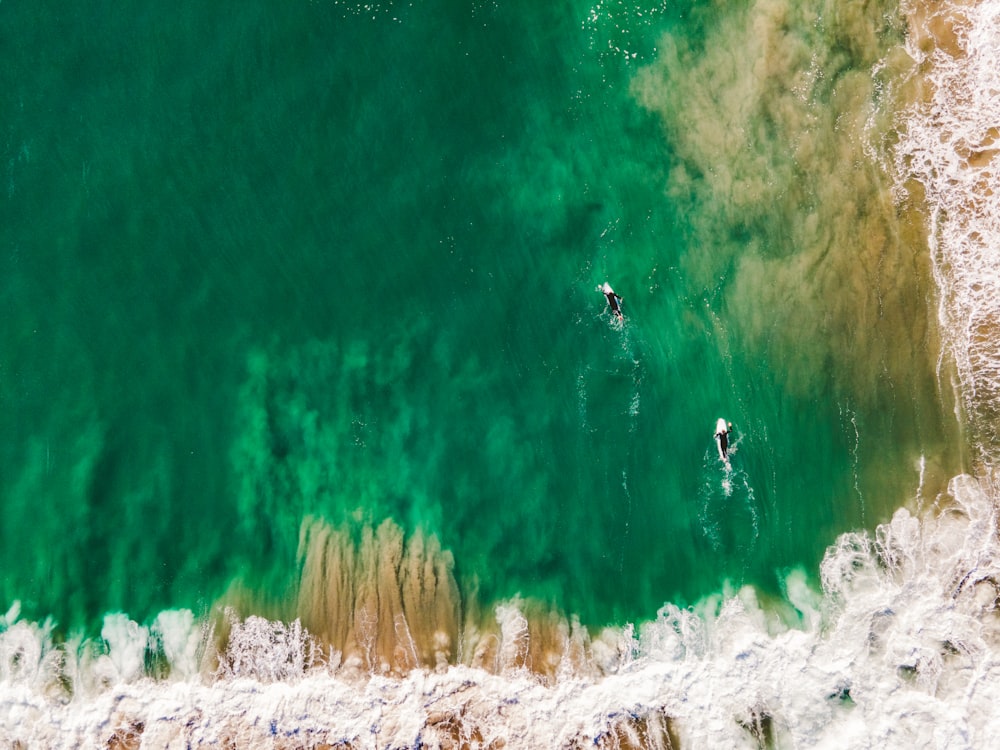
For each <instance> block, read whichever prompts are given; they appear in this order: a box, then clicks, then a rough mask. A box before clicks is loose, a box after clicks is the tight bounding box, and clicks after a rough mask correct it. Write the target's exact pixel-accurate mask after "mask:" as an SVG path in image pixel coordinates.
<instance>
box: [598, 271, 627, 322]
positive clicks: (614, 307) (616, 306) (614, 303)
mask: <svg viewBox="0 0 1000 750" xmlns="http://www.w3.org/2000/svg"><path fill="white" fill-rule="evenodd" d="M601 291H602V292H604V296H605V297H607V298H608V307H610V308H611V314H612V315H614V316H615V317H616V318H618V320H619V322H621V323H624V322H625V316H624V315H622V308H621V304H622V298H621V297H619V296H618V295H617V294H615V290H614V289H612V288H611V284H609V283H608V282H606V281H605V282H604V286H602V287H601Z"/></svg>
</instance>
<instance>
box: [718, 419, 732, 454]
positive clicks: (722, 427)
mask: <svg viewBox="0 0 1000 750" xmlns="http://www.w3.org/2000/svg"><path fill="white" fill-rule="evenodd" d="M732 431H733V423H732V422H727V421H726V420H724V419H720V420H719V421H718V422H716V423H715V442H716V444H717V445H718V446H719V458H721V459H722V460H723V461H725V462H726V463H727V464H728V463H729V433H730V432H732Z"/></svg>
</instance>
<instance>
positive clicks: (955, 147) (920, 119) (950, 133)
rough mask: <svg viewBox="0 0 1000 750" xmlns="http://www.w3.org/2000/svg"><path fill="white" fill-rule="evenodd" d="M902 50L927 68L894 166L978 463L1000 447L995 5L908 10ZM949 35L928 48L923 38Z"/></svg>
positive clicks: (999, 35) (999, 31)
mask: <svg viewBox="0 0 1000 750" xmlns="http://www.w3.org/2000/svg"><path fill="white" fill-rule="evenodd" d="M909 15H910V16H911V17H912V18H914V19H915V20H914V28H912V29H911V33H910V36H909V42H908V44H907V52H908V53H909V54H910V55H911V57H913V58H914V59H915V60H916V61H918V62H919V63H922V64H924V65H931V66H933V70H934V73H933V77H932V83H931V85H930V86H929V87H928V89H927V91H928V94H929V96H928V101H927V102H926V103H921V104H920V105H919V106H916V107H915V108H914V109H913V111H912V112H910V113H908V127H907V130H906V132H905V134H904V136H903V139H902V142H901V143H900V145H899V147H898V148H897V151H896V154H897V170H898V172H899V173H900V175H910V174H912V175H913V176H914V177H915V178H916V179H917V180H918V181H919V182H920V183H921V184H922V185H923V188H924V190H926V193H927V203H928V205H929V208H930V232H929V234H930V246H931V255H932V261H933V268H934V277H935V280H936V281H937V286H938V290H939V293H940V302H939V308H938V311H939V318H940V321H941V324H942V326H943V328H944V330H945V333H946V340H947V346H946V351H945V352H944V354H945V355H946V356H948V357H949V358H950V359H951V360H952V361H953V362H954V364H955V366H956V369H957V371H958V376H959V377H958V384H957V387H958V390H959V397H960V398H959V402H960V403H961V404H962V406H963V407H964V411H965V414H964V417H965V419H966V420H967V422H968V424H969V427H970V429H971V431H972V437H973V442H974V444H975V447H976V448H977V449H978V451H979V452H980V456H979V458H981V459H983V460H984V461H985V462H986V463H988V464H989V463H992V462H993V461H992V459H993V458H994V457H995V456H996V454H997V451H998V450H1000V421H998V417H1000V353H998V347H1000V194H998V193H997V191H995V189H994V186H995V184H996V180H997V177H998V169H997V162H996V160H995V158H994V157H995V156H996V154H997V152H998V151H1000V130H998V128H1000V95H998V92H1000V64H998V54H997V48H998V41H1000V5H998V4H997V3H995V2H984V3H982V4H980V5H978V6H975V7H971V8H964V9H962V10H961V13H958V12H953V11H952V10H951V9H950V8H949V6H948V5H945V6H944V7H942V8H938V9H936V10H935V11H931V10H924V9H922V8H911V9H910V14H909ZM952 34H954V36H955V39H954V42H953V43H951V44H944V45H941V44H935V45H929V44H928V43H927V42H928V39H929V38H930V37H931V36H932V35H936V36H937V37H945V38H946V39H950V37H951V35H952Z"/></svg>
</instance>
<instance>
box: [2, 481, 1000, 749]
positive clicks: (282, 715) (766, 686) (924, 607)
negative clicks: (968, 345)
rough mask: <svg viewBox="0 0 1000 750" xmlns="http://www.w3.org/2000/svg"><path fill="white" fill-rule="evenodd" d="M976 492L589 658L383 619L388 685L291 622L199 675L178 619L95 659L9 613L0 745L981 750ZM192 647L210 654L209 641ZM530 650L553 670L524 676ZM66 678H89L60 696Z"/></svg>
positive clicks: (983, 591)
mask: <svg viewBox="0 0 1000 750" xmlns="http://www.w3.org/2000/svg"><path fill="white" fill-rule="evenodd" d="M996 492H997V488H996V487H994V486H990V485H987V484H984V483H983V482H980V481H979V480H976V479H974V478H972V477H970V476H961V477H957V478H955V479H954V480H952V482H951V485H950V488H949V492H948V493H947V494H946V495H942V496H941V497H940V498H938V508H939V509H940V510H941V511H942V512H940V513H939V514H937V515H934V516H932V517H930V518H928V519H926V520H924V521H923V522H921V521H919V520H918V519H917V518H915V517H914V516H912V515H911V514H910V513H909V512H908V511H906V510H899V511H898V512H897V513H896V514H895V516H894V517H893V519H892V520H891V521H890V522H889V523H887V524H884V525H881V526H879V527H878V528H877V530H876V532H875V533H874V534H868V533H865V532H858V533H851V534H845V535H843V536H842V537H840V539H838V541H837V543H836V544H835V545H833V546H832V547H831V548H830V550H829V551H828V553H827V555H826V558H825V560H824V562H823V565H822V580H823V587H824V590H825V595H821V594H820V593H818V592H816V591H813V590H811V589H810V588H809V587H808V586H807V585H806V583H805V579H804V576H803V575H802V574H801V573H793V574H791V575H790V576H789V577H788V579H787V580H786V590H787V602H786V603H785V604H784V605H781V606H779V607H774V606H772V605H767V604H766V603H762V602H760V601H758V596H757V594H756V593H755V592H754V590H753V589H751V588H749V587H748V588H744V589H740V590H738V591H729V592H723V593H722V594H720V595H718V596H715V597H710V598H708V599H706V600H704V601H703V602H701V603H700V604H699V605H698V606H697V607H694V608H691V609H681V608H678V607H676V606H674V605H666V606H664V607H663V609H662V610H661V611H660V612H659V613H658V616H657V618H656V619H655V620H654V621H651V622H648V623H644V624H642V625H641V626H640V627H639V628H638V629H637V630H636V629H634V628H632V627H627V628H622V629H616V630H614V631H611V630H608V631H605V632H604V633H602V634H601V636H600V637H598V638H596V639H594V640H592V641H590V640H589V639H588V638H587V637H586V636H584V635H583V634H581V633H580V632H579V630H578V628H576V627H574V625H573V623H571V622H570V621H567V620H566V619H565V618H561V617H560V616H558V615H557V614H555V613H552V612H549V613H547V614H545V615H543V616H539V615H538V614H537V612H533V611H532V609H531V607H530V605H528V604H526V603H525V602H523V601H520V600H513V601H510V602H506V603H503V604H501V605H500V606H498V607H496V609H495V611H494V612H493V618H492V620H493V624H492V628H491V629H490V632H488V633H486V632H480V633H479V636H478V640H477V639H476V638H472V639H471V643H470V644H469V648H468V650H467V651H464V652H463V650H462V648H459V649H458V651H456V652H454V656H453V658H452V660H451V661H450V664H449V665H444V664H442V663H438V664H437V665H436V666H435V668H429V667H428V666H426V662H428V661H437V660H439V659H441V658H443V655H441V654H433V653H432V652H422V651H421V648H422V646H421V643H424V642H425V641H424V640H423V638H425V637H426V636H421V635H419V634H418V635H417V636H414V635H413V634H410V635H408V636H405V637H403V636H402V634H401V632H402V631H401V630H400V627H401V622H400V620H399V619H398V617H396V615H394V614H392V613H391V612H390V611H389V610H386V613H387V614H389V615H391V620H390V623H389V626H388V628H383V630H386V629H388V630H389V631H391V632H394V633H395V634H396V637H397V639H398V640H397V641H396V643H395V645H393V646H392V648H393V649H396V648H398V645H399V643H401V642H404V643H410V644H412V648H413V653H415V654H417V655H418V656H417V658H418V661H419V658H420V656H419V655H420V654H421V653H423V654H424V656H423V657H422V658H423V661H424V662H425V664H418V665H417V666H416V667H415V668H412V669H409V670H407V671H406V673H405V674H400V675H397V676H389V675H386V676H380V675H379V674H378V669H377V668H376V669H375V670H373V671H371V672H368V671H365V670H361V669H348V668H345V667H344V663H343V661H342V660H339V659H337V658H331V654H332V652H331V651H330V650H329V648H328V644H326V642H327V641H328V640H329V635H328V634H325V635H324V634H322V633H312V632H310V631H309V630H308V629H307V628H305V627H304V626H303V625H302V622H301V621H300V620H295V621H294V622H293V623H292V624H291V625H286V624H285V623H283V622H278V621H270V620H266V619H264V618H261V617H256V616H251V617H247V618H246V619H243V620H236V621H234V622H233V623H231V630H230V633H229V635H228V639H227V640H226V642H225V644H224V645H223V646H221V651H220V652H218V653H217V654H216V658H215V660H214V664H215V667H214V668H213V666H212V663H213V660H212V659H204V660H203V666H202V668H201V669H200V671H199V672H197V673H196V674H191V673H190V672H189V670H190V665H191V660H192V651H191V650H190V649H189V648H188V647H187V644H189V643H190V635H191V633H193V632H195V630H194V629H193V626H194V623H193V620H191V619H190V618H189V617H188V616H187V615H185V614H176V613H175V614H172V615H169V616H163V617H161V618H160V619H159V620H158V622H161V623H162V622H170V623H172V626H173V627H174V628H176V632H175V633H174V634H173V636H171V637H166V638H164V637H162V636H161V637H152V636H151V634H150V632H149V631H148V630H147V629H145V628H143V627H142V626H140V625H138V624H137V623H134V622H131V621H129V620H128V619H127V618H125V617H124V616H122V615H110V616H109V617H108V618H107V620H106V623H105V628H104V631H103V632H102V636H103V643H102V644H95V643H84V644H80V643H75V644H60V643H56V642H54V641H53V638H52V631H51V629H47V628H46V627H44V626H37V625H33V624H31V623H25V622H23V621H21V620H19V619H18V613H17V611H16V610H13V611H11V612H9V613H8V615H7V616H6V618H5V622H4V630H3V632H2V634H0V674H2V682H0V704H2V705H3V706H4V711H3V712H0V730H2V732H3V736H4V737H6V738H9V739H10V740H11V741H12V742H15V743H16V742H21V743H24V744H25V745H26V746H46V747H60V746H70V745H83V746H95V747H96V746H112V745H114V744H115V743H118V745H117V746H121V747H184V746H188V745H193V746H205V745H212V744H219V745H229V746H232V745H235V746H237V747H289V748H291V747H309V748H318V747H358V748H362V747H364V748H368V747H372V748H374V747H385V746H390V747H421V746H424V747H428V746H429V747H449V746H451V747H458V746H469V747H501V746H503V747H567V746H568V747H578V746H584V745H588V746H597V747H643V748H662V747H678V746H680V747H705V746H713V747H755V746H761V745H768V746H777V747H813V746H828V747H833V746H836V747H906V746H910V745H913V746H928V745H927V742H928V738H933V739H932V741H931V745H930V746H936V747H945V746H947V747H984V746H985V743H986V742H987V740H988V738H990V737H995V736H997V733H998V732H1000V715H997V714H996V712H995V711H994V710H993V707H994V706H995V705H996V701H997V700H1000V660H997V659H996V658H995V654H996V653H998V650H1000V613H998V600H1000V563H998V562H997V561H998V560H1000V544H998V538H997V531H996V530H997V517H996V512H995V510H994V507H993V505H992V503H991V502H989V498H990V497H993V496H995V494H996ZM318 531H319V530H317V529H316V528H315V527H312V528H310V529H309V530H308V532H307V533H308V534H309V535H312V536H318ZM329 533H330V534H332V535H335V532H332V531H330V532H329ZM377 533H378V532H376V535H377ZM383 533H386V532H383ZM332 538H333V537H332V536H327V537H326V538H325V539H324V540H323V545H324V546H326V545H329V544H330V540H331V539H332ZM314 543H318V542H314ZM432 558H433V555H432ZM362 578H363V576H362ZM383 594H384V592H383ZM390 598H391V597H390ZM359 611H363V607H362V609H361V610H356V611H355V615H356V616H357V615H358V612H359ZM402 612H403V613H404V614H405V606H404V607H403V610H402ZM396 614H398V613H396ZM310 616H312V617H314V618H315V617H316V613H315V610H312V614H311V615H310ZM158 627H159V626H158ZM477 627H481V624H480V625H478V626H477ZM465 628H466V631H465V633H464V636H465V637H467V636H468V635H469V633H470V632H472V631H474V630H476V628H470V626H469V625H466V626H465ZM153 629H154V630H155V628H153ZM543 631H544V636H541V635H540V633H543ZM197 632H199V633H200V635H199V637H198V642H199V648H200V650H201V652H202V653H205V654H208V653H210V652H211V651H212V648H213V646H212V643H213V639H214V637H215V636H214V635H213V633H212V632H211V630H210V629H202V630H199V631H197ZM462 637H463V634H459V640H461V639H462ZM536 640H537V641H539V642H540V643H536V642H535V641H536ZM432 641H433V639H432ZM487 641H489V642H491V643H492V647H491V649H489V651H490V653H491V654H492V656H491V657H490V658H488V659H487V658H483V656H484V654H485V653H486V651H484V650H483V649H481V648H480V647H479V646H480V645H481V644H482V643H485V642H487ZM171 642H173V643H183V644H186V645H185V647H183V648H179V649H178V648H175V647H174V646H170V647H167V646H166V644H167V643H171ZM435 642H436V643H439V644H440V643H443V640H437V641H435ZM541 644H545V647H546V648H549V649H550V650H552V649H555V650H558V651H560V652H561V657H560V659H559V660H558V663H559V664H561V665H562V668H561V669H559V668H556V669H555V670H554V671H553V670H551V666H552V662H546V661H544V660H543V661H541V662H538V663H532V662H531V659H532V654H535V655H536V656H537V653H538V649H539V648H541ZM140 657H141V658H140ZM410 658H414V657H413V656H412V655H410V656H407V657H405V658H404V661H403V662H402V663H408V662H407V661H406V659H410ZM573 660H576V663H575V665H572V662H573ZM462 661H465V662H472V663H471V664H470V663H461V662H462ZM81 662H86V665H83V666H81ZM158 662H162V663H163V665H164V666H163V667H162V668H161V669H160V672H159V673H157V668H156V667H155V664H157V663H158ZM456 662H459V663H456ZM140 664H144V665H145V666H144V667H139V665H140ZM571 666H573V668H570V667H571ZM539 667H541V668H539ZM81 669H83V670H86V671H89V672H90V673H91V674H97V675H99V676H100V679H98V680H90V681H89V682H87V683H84V682H81V681H80V679H79V674H80V671H81ZM164 675H169V678H164ZM921 743H924V744H923V745H921Z"/></svg>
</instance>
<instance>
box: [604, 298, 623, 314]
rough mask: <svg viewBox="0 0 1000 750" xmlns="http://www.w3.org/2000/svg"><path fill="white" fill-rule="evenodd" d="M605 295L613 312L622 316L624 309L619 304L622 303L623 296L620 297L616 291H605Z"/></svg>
mask: <svg viewBox="0 0 1000 750" xmlns="http://www.w3.org/2000/svg"><path fill="white" fill-rule="evenodd" d="M604 296H605V297H607V298H608V304H609V305H610V306H611V312H613V313H614V314H615V315H617V316H618V317H619V318H620V317H622V309H621V307H620V306H619V305H620V304H621V301H622V298H621V297H619V296H618V295H617V294H615V293H614V292H605V293H604Z"/></svg>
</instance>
